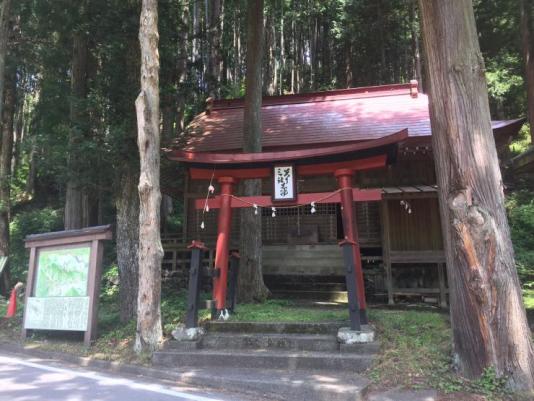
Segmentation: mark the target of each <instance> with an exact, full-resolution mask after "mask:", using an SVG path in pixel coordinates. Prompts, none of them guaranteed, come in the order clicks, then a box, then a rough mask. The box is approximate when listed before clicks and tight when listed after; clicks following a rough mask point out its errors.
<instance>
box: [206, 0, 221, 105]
mask: <svg viewBox="0 0 534 401" xmlns="http://www.w3.org/2000/svg"><path fill="white" fill-rule="evenodd" d="M222 6H223V0H211V1H210V2H209V11H210V12H209V39H210V56H209V60H208V79H207V83H208V94H209V96H211V97H213V98H216V97H217V95H218V94H219V82H221V63H222V55H221V41H222V29H221V14H222Z"/></svg>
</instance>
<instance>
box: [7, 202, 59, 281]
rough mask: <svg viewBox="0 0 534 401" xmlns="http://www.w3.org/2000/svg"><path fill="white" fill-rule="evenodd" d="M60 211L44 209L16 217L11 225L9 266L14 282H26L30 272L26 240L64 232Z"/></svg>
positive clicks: (26, 212)
mask: <svg viewBox="0 0 534 401" xmlns="http://www.w3.org/2000/svg"><path fill="white" fill-rule="evenodd" d="M62 229H63V226H62V214H61V211H60V210H56V209H52V208H44V209H38V210H28V211H23V212H20V213H18V214H16V215H15V216H13V219H12V221H11V224H10V225H9V231H10V249H9V266H10V269H11V275H12V277H13V281H15V280H17V281H25V280H26V274H27V272H28V257H29V254H28V252H27V250H26V248H24V238H26V236H27V235H30V234H39V233H45V232H49V231H58V230H62Z"/></svg>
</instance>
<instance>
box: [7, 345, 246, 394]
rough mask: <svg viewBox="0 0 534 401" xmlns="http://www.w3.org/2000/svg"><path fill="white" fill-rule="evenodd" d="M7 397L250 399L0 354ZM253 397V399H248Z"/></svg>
mask: <svg viewBox="0 0 534 401" xmlns="http://www.w3.org/2000/svg"><path fill="white" fill-rule="evenodd" d="M0 400H2V401H4V400H6V401H8V400H9V401H119V400H120V401H182V400H184V401H185V400H187V401H248V400H246V399H244V398H236V396H232V395H228V394H216V393H213V392H206V391H202V390H195V389H189V388H188V389H180V388H176V387H172V386H167V385H165V384H156V383H154V382H152V383H150V382H147V381H140V380H139V379H137V378H135V379H132V378H128V377H120V376H114V375H111V374H107V373H106V374H104V373H98V372H94V371H89V370H85V369H80V368H77V367H69V366H66V365H61V364H57V363H51V362H48V361H43V360H39V359H26V358H22V357H18V356H12V355H1V354H0ZM249 400H250V399H249Z"/></svg>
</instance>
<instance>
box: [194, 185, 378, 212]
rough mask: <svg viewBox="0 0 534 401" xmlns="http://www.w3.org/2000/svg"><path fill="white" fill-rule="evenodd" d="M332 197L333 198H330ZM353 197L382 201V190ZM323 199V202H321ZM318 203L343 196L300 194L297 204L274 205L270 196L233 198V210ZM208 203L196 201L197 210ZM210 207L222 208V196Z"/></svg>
mask: <svg viewBox="0 0 534 401" xmlns="http://www.w3.org/2000/svg"><path fill="white" fill-rule="evenodd" d="M329 195H331V196H329ZM352 196H353V199H354V201H355V202H372V201H379V200H381V199H382V190H381V189H352ZM320 199H321V200H320ZM311 202H316V203H318V204H319V203H341V195H340V193H339V192H336V193H334V194H333V195H332V193H331V192H317V193H309V194H299V195H298V198H297V201H296V202H290V203H280V202H275V203H273V201H272V199H271V197H270V196H243V197H240V198H239V199H236V198H232V203H231V205H232V209H236V208H237V209H239V208H244V207H252V206H251V204H256V205H258V206H260V207H273V206H274V207H280V208H282V207H284V206H294V205H303V204H310V203H311ZM205 203H206V200H205V199H196V200H195V208H196V209H199V210H201V209H204V205H205ZM208 206H209V208H210V209H219V208H220V207H221V196H220V195H217V196H215V197H213V198H210V199H208Z"/></svg>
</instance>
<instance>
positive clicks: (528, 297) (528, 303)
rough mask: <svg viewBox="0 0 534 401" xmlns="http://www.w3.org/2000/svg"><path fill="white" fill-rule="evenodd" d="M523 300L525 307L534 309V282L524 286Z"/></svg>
mask: <svg viewBox="0 0 534 401" xmlns="http://www.w3.org/2000/svg"><path fill="white" fill-rule="evenodd" d="M523 302H524V304H525V308H527V309H534V282H531V283H529V284H528V285H524V286H523Z"/></svg>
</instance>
